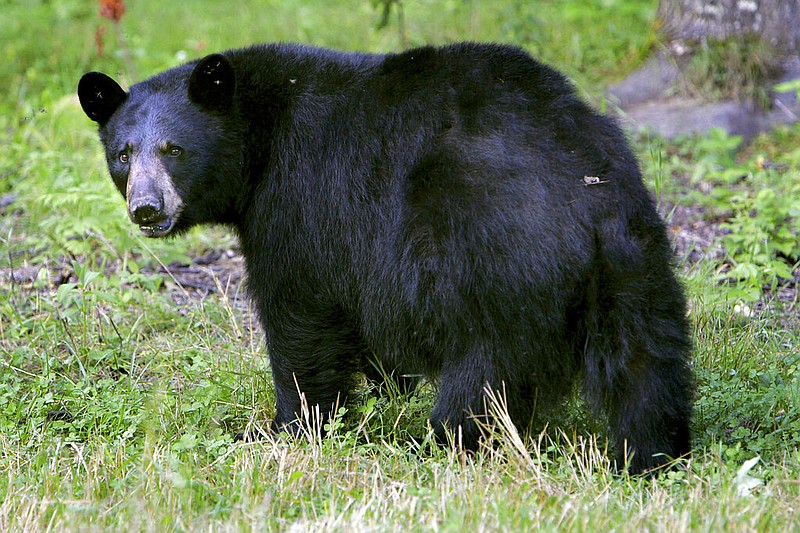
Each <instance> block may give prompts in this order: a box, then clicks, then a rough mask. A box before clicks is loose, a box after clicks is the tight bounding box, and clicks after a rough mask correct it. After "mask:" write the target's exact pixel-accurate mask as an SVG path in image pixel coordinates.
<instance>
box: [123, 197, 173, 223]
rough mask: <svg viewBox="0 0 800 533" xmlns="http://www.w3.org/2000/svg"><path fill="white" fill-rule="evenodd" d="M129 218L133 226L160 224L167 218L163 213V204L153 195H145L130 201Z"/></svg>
mask: <svg viewBox="0 0 800 533" xmlns="http://www.w3.org/2000/svg"><path fill="white" fill-rule="evenodd" d="M129 209H130V216H131V220H132V221H133V223H134V224H138V225H140V226H141V225H144V224H152V223H154V222H161V221H162V220H164V219H166V218H167V215H166V213H164V202H162V201H161V198H158V197H156V196H154V195H145V196H141V197H137V198H133V199H131V202H130V208H129Z"/></svg>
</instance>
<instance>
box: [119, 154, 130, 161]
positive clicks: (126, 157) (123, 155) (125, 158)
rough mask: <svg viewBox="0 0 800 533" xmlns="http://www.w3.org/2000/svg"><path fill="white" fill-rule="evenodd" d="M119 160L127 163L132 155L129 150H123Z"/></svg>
mask: <svg viewBox="0 0 800 533" xmlns="http://www.w3.org/2000/svg"><path fill="white" fill-rule="evenodd" d="M119 160H120V162H121V163H127V162H128V161H130V160H131V156H130V155H128V153H127V152H122V153H120V154H119Z"/></svg>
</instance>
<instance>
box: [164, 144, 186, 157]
mask: <svg viewBox="0 0 800 533" xmlns="http://www.w3.org/2000/svg"><path fill="white" fill-rule="evenodd" d="M167 153H168V154H169V155H170V157H180V156H181V155H182V154H183V148H181V147H180V146H170V147H169V149H168V150H167Z"/></svg>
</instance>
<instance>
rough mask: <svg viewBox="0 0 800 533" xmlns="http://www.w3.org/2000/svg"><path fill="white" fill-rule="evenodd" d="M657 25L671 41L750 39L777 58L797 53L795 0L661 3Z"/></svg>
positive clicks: (799, 30)
mask: <svg viewBox="0 0 800 533" xmlns="http://www.w3.org/2000/svg"><path fill="white" fill-rule="evenodd" d="M657 24H659V25H660V28H661V30H662V32H663V33H664V34H665V35H666V36H667V37H668V38H669V39H671V40H679V41H693V42H700V41H704V40H706V39H714V40H718V41H721V40H724V39H728V38H731V37H739V36H745V35H753V36H758V37H760V38H761V39H763V40H764V42H766V43H768V44H769V45H770V46H772V47H773V48H774V49H775V50H776V51H777V52H778V53H780V54H781V55H784V54H785V55H788V54H790V53H793V52H797V51H798V49H800V1H798V0H710V1H709V0H661V1H660V2H659V4H658V20H657Z"/></svg>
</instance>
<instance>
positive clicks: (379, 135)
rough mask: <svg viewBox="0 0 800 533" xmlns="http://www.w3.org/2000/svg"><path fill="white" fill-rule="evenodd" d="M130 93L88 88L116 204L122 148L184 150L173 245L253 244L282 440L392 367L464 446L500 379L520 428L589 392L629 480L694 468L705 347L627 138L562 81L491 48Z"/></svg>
mask: <svg viewBox="0 0 800 533" xmlns="http://www.w3.org/2000/svg"><path fill="white" fill-rule="evenodd" d="M86 76H87V77H89V76H91V77H92V78H91V80H92V81H95V82H101V83H106V84H108V81H106V80H107V79H106V78H99V79H98V75H97V74H96V73H90V74H87V75H86ZM84 79H85V78H84ZM219 80H221V82H222V83H217V81H219ZM111 83H112V84H113V82H111ZM94 85H96V84H93V86H92V89H93V90H94V91H95V92H97V87H95V86H94ZM115 86H116V84H113V85H106V86H104V87H102V89H104V90H106V91H108V92H109V94H112V95H116V96H115V97H116V99H117V100H118V101H119V102H118V103H119V107H118V108H117V109H116V110H115V112H113V114H111V113H109V112H108V109H107V108H105V107H103V105H102V104H97V103H96V102H95V101H94V100H92V99H91V98H90V97H91V95H90V94H89V91H88V90H87V91H84V89H83V87H84V82H83V81H82V82H81V86H80V88H79V94H80V98H81V102H82V103H83V105H84V109H85V110H86V112H87V114H88V115H89V117H90V118H92V119H94V120H96V121H98V122H99V124H100V135H101V139H102V141H103V144H104V145H105V147H106V151H107V154H108V160H109V168H110V171H111V175H112V177H113V178H114V180H115V182H116V183H117V186H118V187H119V188H120V191H121V192H122V193H123V195H124V194H125V183H126V179H127V178H126V174H125V172H126V169H125V168H121V167H120V165H119V164H118V157H117V155H118V154H119V153H120V150H122V149H123V148H124V147H125V146H128V147H131V146H133V148H132V150H133V151H132V153H136V152H135V150H136V149H137V148H139V146H138V144H147V143H148V142H155V141H153V139H157V140H158V141H161V142H169V143H173V144H175V145H178V146H181V147H183V148H184V154H183V156H182V157H181V158H179V159H176V160H175V161H170V162H169V165H168V166H166V168H167V169H168V173H169V177H170V179H171V180H172V183H173V184H174V186H175V188H176V189H177V190H178V192H179V194H180V196H181V198H182V199H183V201H184V202H183V203H184V206H183V209H182V211H181V212H180V213H179V215H177V222H176V225H175V228H174V230H173V232H174V231H181V230H184V229H186V228H188V227H190V226H192V225H195V224H201V223H208V222H218V223H226V224H229V225H231V226H232V227H233V228H235V230H236V232H237V233H238V235H239V238H240V240H241V246H242V251H243V254H244V257H245V260H246V265H247V272H248V279H249V282H248V285H249V291H250V294H251V296H252V298H253V301H254V302H255V305H256V306H257V309H258V312H259V314H260V317H261V321H262V323H263V327H264V330H265V334H266V340H267V346H268V349H269V357H270V362H271V365H272V373H273V377H274V382H275V387H276V392H277V411H276V415H275V423H276V427H277V428H282V427H285V426H287V425H290V424H292V423H294V422H295V421H296V418H297V413H298V412H299V407H300V401H299V396H298V387H299V389H300V390H301V391H302V392H303V393H304V394H305V395H306V397H307V399H308V401H309V403H310V404H311V405H315V404H318V405H319V406H320V407H321V410H322V411H323V412H327V411H329V410H330V409H331V406H332V405H333V404H334V403H335V402H336V401H337V399H338V400H344V399H345V398H346V396H347V394H348V392H349V391H350V390H351V389H352V387H353V385H354V384H355V383H356V381H355V376H356V375H357V374H358V373H359V372H367V373H369V374H370V375H374V372H373V371H372V370H370V369H371V368H373V363H379V364H380V365H381V366H382V367H383V368H385V369H388V370H389V371H391V372H394V373H396V374H412V375H413V374H424V375H427V376H430V377H432V378H436V379H438V380H439V398H438V401H437V403H436V405H435V407H434V409H433V412H432V413H431V422H432V423H433V425H434V427H435V429H436V432H437V434H438V435H439V436H442V435H443V434H444V431H445V430H446V429H447V428H449V429H453V428H456V427H458V426H460V427H461V433H462V437H463V443H464V444H465V445H466V446H467V447H470V448H474V447H475V446H476V445H477V442H478V439H479V430H478V428H477V426H476V425H475V423H474V422H473V421H472V419H471V414H474V415H480V414H483V413H485V407H484V393H483V389H484V387H485V386H486V385H490V386H491V387H493V388H494V389H496V390H500V389H501V388H503V387H504V388H505V392H506V395H507V402H508V408H509V411H510V414H511V416H512V417H513V419H514V421H515V423H516V424H517V425H518V426H519V427H521V428H524V427H525V426H526V425H527V424H528V422H529V420H530V418H531V416H532V413H533V409H534V406H535V405H536V406H540V407H542V406H544V407H548V406H558V405H559V404H560V402H561V401H562V399H563V397H564V395H565V394H567V393H568V392H569V391H570V390H571V387H572V385H573V383H575V382H576V380H580V383H581V384H582V390H583V393H584V395H585V397H586V399H587V400H588V401H589V403H590V404H591V405H592V406H593V407H594V408H595V409H597V410H598V411H603V412H605V413H606V414H607V416H608V418H609V422H610V427H611V431H612V436H613V438H614V441H615V442H616V446H617V450H618V454H619V455H618V459H619V460H620V461H622V460H623V457H622V455H621V454H622V453H623V450H625V449H627V450H628V451H629V452H632V453H634V456H633V458H632V462H631V466H630V469H631V471H632V472H642V471H645V470H647V469H650V468H653V467H657V466H659V465H661V464H662V463H664V462H665V461H666V458H667V457H677V456H680V455H683V454H686V453H687V452H689V450H690V444H689V439H690V435H689V419H690V415H691V403H692V402H691V395H692V376H691V372H690V369H689V358H690V351H691V343H690V340H689V326H688V323H687V318H686V314H685V313H686V306H685V302H684V297H683V294H682V290H681V287H680V286H679V284H678V282H677V281H676V279H675V276H674V274H673V272H672V271H671V269H670V264H671V248H670V243H669V241H668V238H667V235H666V232H665V228H664V225H663V223H662V221H661V220H660V219H659V217H658V215H657V212H656V209H655V207H654V205H653V202H652V200H651V198H650V196H649V194H648V192H647V190H646V189H645V187H644V185H643V184H642V179H641V175H640V171H639V168H638V165H637V162H636V160H635V158H634V156H633V154H632V153H631V151H630V149H629V148H628V146H627V143H626V141H625V139H624V137H623V135H622V133H621V132H620V130H619V129H618V128H617V126H616V125H615V124H614V123H613V122H612V121H611V120H610V119H608V118H606V117H603V116H601V115H599V114H597V113H596V112H594V111H593V110H592V109H590V108H589V107H588V106H587V105H586V104H584V103H583V102H582V101H581V100H580V99H579V98H577V97H576V96H575V94H574V92H573V91H572V90H571V88H570V86H569V84H568V83H567V81H566V80H565V79H564V78H563V77H562V76H561V75H560V74H559V73H557V72H556V71H554V70H552V69H550V68H548V67H546V66H544V65H542V64H540V63H538V62H536V61H535V60H533V59H532V58H531V57H530V56H529V55H527V54H526V53H524V52H523V51H521V50H520V49H517V48H514V47H508V46H499V45H478V44H458V45H453V46H447V47H442V48H433V47H426V48H420V49H416V50H409V51H407V52H404V53H401V54H396V55H385V56H383V55H366V54H345V53H339V52H334V51H329V50H324V49H316V48H309V47H303V46H298V45H262V46H254V47H251V48H247V49H242V50H232V51H228V52H225V53H223V54H221V55H220V54H215V55H213V56H210V57H209V58H207V59H205V60H202V61H200V62H198V63H192V64H189V65H185V66H182V67H178V68H175V69H172V70H168V71H166V72H163V73H161V74H159V75H157V76H155V77H153V78H151V79H149V80H147V81H144V82H142V83H139V84H136V85H134V86H133V87H132V88H131V91H130V95H129V96H127V97H120V96H119V91H118V90H117V89H118V87H117V88H116V89H115ZM148 139H150V140H148ZM145 152H146V150H143V151H142V154H143V155H141V157H155V156H147V155H146V154H145ZM165 165H166V164H165ZM659 454H663V455H659Z"/></svg>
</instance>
